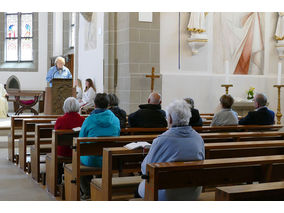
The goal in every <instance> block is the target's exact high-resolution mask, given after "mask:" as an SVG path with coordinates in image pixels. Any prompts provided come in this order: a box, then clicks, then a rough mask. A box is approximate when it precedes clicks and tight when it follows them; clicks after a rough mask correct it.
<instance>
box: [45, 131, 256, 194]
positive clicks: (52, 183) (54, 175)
mask: <svg viewBox="0 0 284 213" xmlns="http://www.w3.org/2000/svg"><path fill="white" fill-rule="evenodd" d="M222 134H223V133H222ZM222 134H221V137H222ZM244 134H246V133H244ZM257 134H258V133H257ZM157 136H158V135H152V136H148V139H149V137H151V140H153V139H155V138H156V137H157ZM61 137H64V131H63V132H62V136H61ZM123 137H127V136H123ZM128 137H131V139H129V142H131V141H132V140H133V141H137V140H138V138H141V136H138V137H136V138H135V137H134V136H128ZM133 137H134V138H133ZM143 138H145V137H143ZM116 139H117V138H116V137H115V138H113V137H109V140H108V141H113V140H116ZM62 140H63V139H62ZM71 143H72V142H71V141H70V140H69V145H71ZM52 156H55V155H52ZM52 159H53V157H51V156H50V155H48V156H47V160H46V161H48V162H52ZM55 162H56V158H55ZM55 162H52V163H50V164H52V166H51V167H52V168H53V169H52V171H53V172H52V175H48V174H47V188H48V191H49V192H51V193H52V194H54V195H56V191H57V190H56V184H55V183H56V180H57V168H56V167H55V166H57V163H55ZM50 164H49V165H50ZM49 168H50V166H47V169H46V170H47V173H48V171H49ZM49 173H50V172H49ZM50 178H52V179H53V180H52V181H51V180H50Z"/></svg>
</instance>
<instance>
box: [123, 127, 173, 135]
mask: <svg viewBox="0 0 284 213" xmlns="http://www.w3.org/2000/svg"><path fill="white" fill-rule="evenodd" d="M167 130H168V128H136V127H135V128H134V127H131V128H122V129H121V130H120V134H121V135H141V134H143V135H145V134H149V135H153V134H162V133H163V132H165V131H167Z"/></svg>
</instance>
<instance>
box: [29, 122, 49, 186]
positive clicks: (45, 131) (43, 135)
mask: <svg viewBox="0 0 284 213" xmlns="http://www.w3.org/2000/svg"><path fill="white" fill-rule="evenodd" d="M53 129H54V124H50V123H47V124H36V125H35V144H34V146H32V147H31V168H32V178H33V179H34V180H36V181H37V182H40V181H42V182H43V184H44V180H42V176H41V175H40V174H41V172H40V164H41V163H42V162H41V161H40V156H41V154H43V153H44V154H46V153H50V152H51V147H43V146H44V145H45V144H51V141H52V130H53ZM43 139H45V140H43ZM46 139H48V140H46ZM43 177H44V175H43Z"/></svg>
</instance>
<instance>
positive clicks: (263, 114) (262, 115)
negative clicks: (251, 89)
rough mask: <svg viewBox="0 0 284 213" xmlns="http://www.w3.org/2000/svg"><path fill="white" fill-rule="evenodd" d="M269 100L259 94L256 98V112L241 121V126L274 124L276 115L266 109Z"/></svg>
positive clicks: (250, 113)
mask: <svg viewBox="0 0 284 213" xmlns="http://www.w3.org/2000/svg"><path fill="white" fill-rule="evenodd" d="M266 103H267V98H266V96H265V95H264V94H262V93H258V94H257V95H256V96H255V98H254V106H255V108H256V110H255V111H252V112H249V113H248V115H247V116H246V117H244V118H242V119H241V120H239V124H240V125H271V124H274V117H275V113H274V112H273V111H272V110H269V109H268V108H267V107H266Z"/></svg>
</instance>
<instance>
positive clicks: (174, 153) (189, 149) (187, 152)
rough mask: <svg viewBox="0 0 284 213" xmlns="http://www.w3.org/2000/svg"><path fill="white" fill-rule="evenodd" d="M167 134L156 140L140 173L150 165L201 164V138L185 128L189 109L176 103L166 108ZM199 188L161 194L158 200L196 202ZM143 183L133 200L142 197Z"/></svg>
mask: <svg viewBox="0 0 284 213" xmlns="http://www.w3.org/2000/svg"><path fill="white" fill-rule="evenodd" d="M167 111H168V118H167V119H168V123H169V130H168V131H166V132H164V133H163V134H162V135H160V136H158V137H157V138H156V139H155V140H154V141H153V143H152V146H151V148H150V150H149V153H148V155H147V156H146V157H145V159H144V161H143V163H142V165H141V171H142V173H143V174H146V165H147V164H149V163H160V162H175V161H194V160H204V158H205V149H204V141H203V139H202V137H201V136H200V135H199V134H198V133H197V132H196V131H195V130H193V129H192V127H191V126H189V125H188V123H189V120H190V118H191V112H190V107H189V105H188V104H187V103H186V102H185V101H184V100H176V101H174V102H172V103H171V104H170V105H169V107H168V110H167ZM201 190H202V187H201V186H200V187H190V188H179V189H170V190H160V191H159V200H196V199H198V197H199V195H200V193H201ZM144 192H145V181H142V182H141V183H140V185H139V188H138V193H136V197H142V198H143V197H144Z"/></svg>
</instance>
